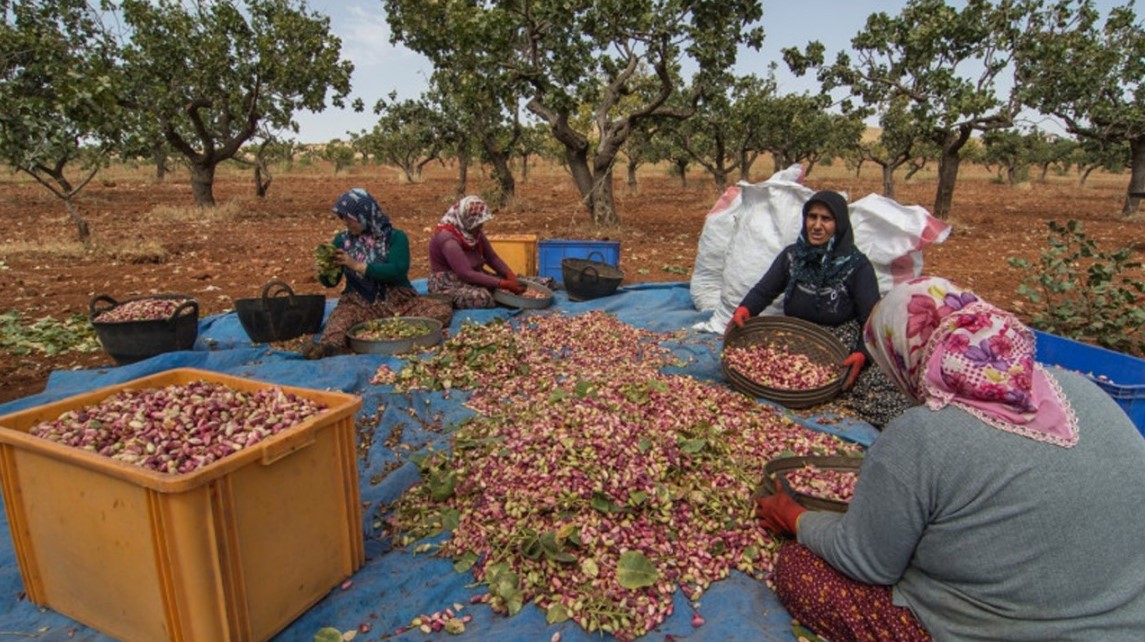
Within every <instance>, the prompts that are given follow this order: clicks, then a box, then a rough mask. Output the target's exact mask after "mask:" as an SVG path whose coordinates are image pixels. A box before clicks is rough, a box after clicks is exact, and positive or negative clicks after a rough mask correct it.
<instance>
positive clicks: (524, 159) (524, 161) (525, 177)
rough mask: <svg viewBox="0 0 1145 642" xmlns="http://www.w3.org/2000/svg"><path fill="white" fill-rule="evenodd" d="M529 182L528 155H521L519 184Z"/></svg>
mask: <svg viewBox="0 0 1145 642" xmlns="http://www.w3.org/2000/svg"><path fill="white" fill-rule="evenodd" d="M528 181H529V155H528V154H521V182H522V183H527V182H528Z"/></svg>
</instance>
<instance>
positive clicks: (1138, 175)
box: [1121, 136, 1145, 216]
mask: <svg viewBox="0 0 1145 642" xmlns="http://www.w3.org/2000/svg"><path fill="white" fill-rule="evenodd" d="M1129 158H1130V163H1131V165H1130V168H1131V169H1130V172H1129V193H1128V194H1127V195H1126V196H1125V207H1124V208H1123V209H1122V210H1121V214H1122V215H1123V216H1133V215H1134V214H1136V213H1137V211H1138V210H1140V209H1141V197H1142V195H1143V194H1145V136H1139V137H1137V138H1133V139H1131V140H1130V141H1129Z"/></svg>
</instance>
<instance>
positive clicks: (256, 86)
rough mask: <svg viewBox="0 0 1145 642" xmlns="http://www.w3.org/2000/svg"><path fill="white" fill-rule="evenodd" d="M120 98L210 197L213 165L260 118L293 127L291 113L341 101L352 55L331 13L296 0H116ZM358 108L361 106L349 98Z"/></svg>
mask: <svg viewBox="0 0 1145 642" xmlns="http://www.w3.org/2000/svg"><path fill="white" fill-rule="evenodd" d="M119 4H120V7H119V9H120V11H121V13H122V19H123V24H124V25H125V32H124V34H123V37H124V39H125V45H124V54H123V55H124V61H125V64H126V68H127V71H128V73H129V76H130V78H131V79H132V81H133V86H132V87H131V88H130V90H129V91H128V92H125V93H124V94H123V95H122V96H121V99H122V103H123V105H124V106H125V107H127V108H129V109H132V110H135V111H137V112H141V113H144V114H146V115H147V116H148V117H149V118H151V119H153V120H154V121H156V122H157V123H158V127H159V130H160V132H161V133H162V135H163V137H164V138H165V139H166V140H167V142H168V143H169V144H170V145H171V147H172V148H173V149H175V151H176V152H178V153H179V154H181V155H182V156H183V157H184V158H185V159H186V161H187V163H188V165H189V167H190V173H191V192H192V194H193V195H194V198H195V202H196V203H197V204H199V205H203V206H209V205H214V202H215V199H214V193H213V185H214V177H215V168H216V167H217V166H218V164H219V163H221V162H223V161H225V160H228V159H230V158H233V157H234V156H235V154H237V153H238V152H239V150H240V149H241V148H242V146H243V145H244V144H245V143H246V142H247V141H249V140H250V139H251V138H253V137H254V136H255V135H256V134H257V133H258V131H259V127H260V125H266V126H269V127H270V128H272V129H275V130H279V129H288V130H290V131H293V132H295V133H297V131H298V126H297V123H296V122H295V121H294V114H295V112H297V111H299V110H302V109H307V110H310V111H315V112H320V111H323V110H324V109H325V108H326V106H327V103H326V100H327V95H328V94H330V95H331V102H332V103H333V104H334V105H337V106H339V107H342V106H344V98H345V97H346V96H347V94H349V92H350V73H351V72H352V71H353V64H351V63H350V62H349V61H345V60H342V59H341V57H340V55H341V54H340V52H341V41H340V40H339V39H338V38H337V37H335V36H334V35H333V34H332V33H331V31H330V19H329V18H328V17H326V16H322V15H319V14H316V13H313V12H311V11H309V10H308V9H307V7H306V4H305V2H303V1H300V0H215V1H213V2H196V1H193V0H123V1H122V2H120V3H119ZM356 107H360V105H356Z"/></svg>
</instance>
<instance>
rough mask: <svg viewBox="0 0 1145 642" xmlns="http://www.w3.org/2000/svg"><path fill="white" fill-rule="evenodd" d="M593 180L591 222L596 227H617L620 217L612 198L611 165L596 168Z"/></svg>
mask: <svg viewBox="0 0 1145 642" xmlns="http://www.w3.org/2000/svg"><path fill="white" fill-rule="evenodd" d="M593 178H594V180H593V189H592V192H593V194H592V222H593V223H595V224H596V225H619V224H620V216H619V215H618V214H617V213H616V204H615V201H614V200H613V198H612V165H611V164H608V165H605V166H604V167H601V168H598V169H597V172H596V175H595V176H594V177H593Z"/></svg>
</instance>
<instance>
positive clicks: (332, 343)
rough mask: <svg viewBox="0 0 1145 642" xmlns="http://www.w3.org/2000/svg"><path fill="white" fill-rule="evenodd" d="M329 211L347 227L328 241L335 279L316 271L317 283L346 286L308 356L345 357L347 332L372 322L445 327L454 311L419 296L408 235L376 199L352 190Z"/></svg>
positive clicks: (362, 191)
mask: <svg viewBox="0 0 1145 642" xmlns="http://www.w3.org/2000/svg"><path fill="white" fill-rule="evenodd" d="M332 209H333V211H334V214H335V215H337V216H338V218H340V219H341V220H342V222H343V223H345V225H346V229H345V230H341V231H339V232H338V233H337V234H335V235H334V240H333V241H332V243H331V244H332V245H333V246H334V248H335V249H334V257H333V264H334V265H335V266H336V267H337V268H339V269H338V272H337V273H336V274H333V275H330V274H322V273H320V274H319V275H318V280H319V281H320V282H321V283H322V285H325V286H326V287H328V288H330V287H335V286H337V285H338V284H339V283H340V282H341V281H342V280H343V277H345V286H344V287H343V288H342V293H341V296H339V298H338V304H337V305H336V306H334V310H333V311H332V312H331V313H330V316H329V318H327V319H326V325H325V327H324V328H323V331H322V339H321V341H320V342H319V343H315V344H309V345H307V346H306V348H305V349H304V354H305V356H306V358H308V359H317V358H321V357H327V356H331V355H336V354H343V353H345V352H346V351H347V349H348V347H349V338H348V336H347V333H348V332H349V330H350V328H352V327H354V326H355V325H357V324H359V323H362V322H364V321H369V320H371V319H382V318H386V317H393V316H424V317H430V318H433V319H437V320H438V321H441V322H442V324H443V325H444V326H448V325H449V323H450V321H451V320H452V319H453V308H452V307H450V306H449V304H447V303H443V302H440V301H435V300H433V299H425V298H420V297H418V295H417V292H416V291H415V290H414V289H413V286H412V285H411V284H410V281H409V265H410V254H409V237H407V236H406V234H405V232H403V231H401V230H399V229H396V228H394V226H393V223H392V222H391V221H390V217H388V216H386V214H385V213H384V212H383V211H382V208H381V206H379V205H378V202H377V201H375V200H374V197H372V196H370V194H369V193H368V192H367V191H366V190H364V189H362V188H354V189H352V190H350V191H348V192H346V193H345V194H342V196H340V197H338V200H337V201H336V202H335V203H334V207H333V208H332Z"/></svg>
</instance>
